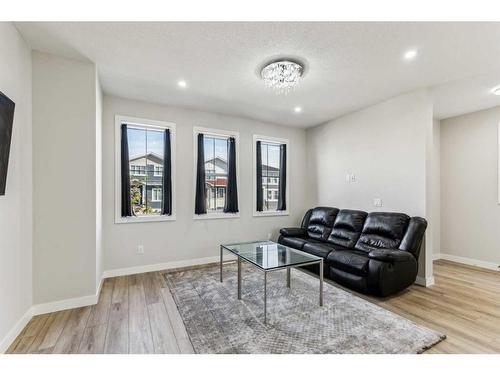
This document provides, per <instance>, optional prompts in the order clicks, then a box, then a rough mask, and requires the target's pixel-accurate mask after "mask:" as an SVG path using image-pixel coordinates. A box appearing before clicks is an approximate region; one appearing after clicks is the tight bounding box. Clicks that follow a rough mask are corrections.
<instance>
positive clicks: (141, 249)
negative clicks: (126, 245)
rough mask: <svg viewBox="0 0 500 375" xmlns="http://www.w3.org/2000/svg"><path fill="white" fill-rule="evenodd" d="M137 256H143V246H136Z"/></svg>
mask: <svg viewBox="0 0 500 375" xmlns="http://www.w3.org/2000/svg"><path fill="white" fill-rule="evenodd" d="M137 254H144V245H137Z"/></svg>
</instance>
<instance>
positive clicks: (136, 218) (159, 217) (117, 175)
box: [115, 115, 177, 224]
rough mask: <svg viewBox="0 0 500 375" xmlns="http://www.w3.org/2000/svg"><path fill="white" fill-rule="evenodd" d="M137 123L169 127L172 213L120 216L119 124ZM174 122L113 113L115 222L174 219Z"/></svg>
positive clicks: (147, 126) (154, 126)
mask: <svg viewBox="0 0 500 375" xmlns="http://www.w3.org/2000/svg"><path fill="white" fill-rule="evenodd" d="M123 123H125V124H127V125H132V126H133V125H137V126H140V127H143V128H151V129H156V130H158V129H160V130H161V129H163V130H165V129H170V150H171V161H170V162H171V166H172V215H151V216H129V217H122V216H121V168H120V163H121V125H122V124H123ZM175 133H176V132H175V124H174V123H173V122H166V121H158V120H149V119H144V118H138V117H130V116H122V115H115V224H126V223H147V222H154V221H175V220H176V207H177V205H176V196H177V195H176V193H175V191H176V189H175V185H176V173H175V167H176V163H175V146H176V137H175Z"/></svg>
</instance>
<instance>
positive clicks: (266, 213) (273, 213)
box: [253, 211, 290, 217]
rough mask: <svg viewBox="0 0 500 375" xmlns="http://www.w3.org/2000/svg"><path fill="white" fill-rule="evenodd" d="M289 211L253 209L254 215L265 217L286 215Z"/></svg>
mask: <svg viewBox="0 0 500 375" xmlns="http://www.w3.org/2000/svg"><path fill="white" fill-rule="evenodd" d="M288 215H290V212H289V211H254V213H253V216H254V217H266V216H288Z"/></svg>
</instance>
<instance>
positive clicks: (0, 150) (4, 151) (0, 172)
mask: <svg viewBox="0 0 500 375" xmlns="http://www.w3.org/2000/svg"><path fill="white" fill-rule="evenodd" d="M15 106H16V104H15V103H14V102H13V101H12V100H10V99H9V98H8V97H7V96H5V95H4V94H3V93H2V92H1V91H0V195H5V186H6V185H7V167H8V166H9V152H10V139H11V138H12V123H13V121H14V107H15Z"/></svg>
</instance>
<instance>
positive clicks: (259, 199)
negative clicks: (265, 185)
mask: <svg viewBox="0 0 500 375" xmlns="http://www.w3.org/2000/svg"><path fill="white" fill-rule="evenodd" d="M256 147H257V149H256V150H255V155H256V157H255V163H256V164H257V166H256V167H257V168H256V169H257V171H256V173H257V176H256V181H257V184H256V189H257V191H256V192H255V194H256V197H257V211H259V212H261V211H263V210H264V196H263V192H262V147H261V142H260V141H257V145H256Z"/></svg>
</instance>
